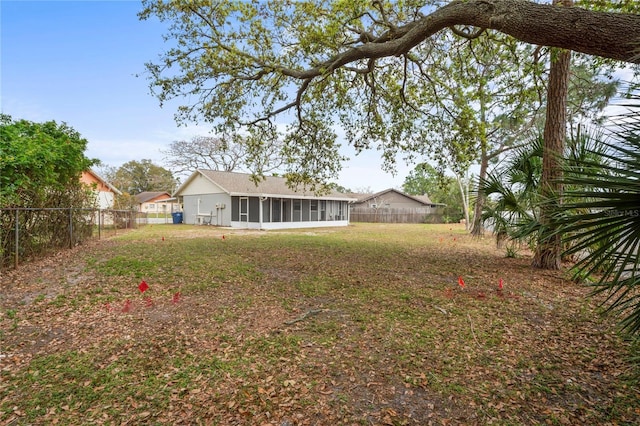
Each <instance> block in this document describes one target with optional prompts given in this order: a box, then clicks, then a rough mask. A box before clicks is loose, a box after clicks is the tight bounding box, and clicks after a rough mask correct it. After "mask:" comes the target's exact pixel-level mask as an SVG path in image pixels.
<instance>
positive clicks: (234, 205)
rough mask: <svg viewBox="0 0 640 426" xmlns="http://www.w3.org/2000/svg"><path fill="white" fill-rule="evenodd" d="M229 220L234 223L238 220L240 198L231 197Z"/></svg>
mask: <svg viewBox="0 0 640 426" xmlns="http://www.w3.org/2000/svg"><path fill="white" fill-rule="evenodd" d="M231 220H232V221H234V222H238V221H239V220H240V197H231Z"/></svg>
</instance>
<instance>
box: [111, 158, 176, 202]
mask: <svg viewBox="0 0 640 426" xmlns="http://www.w3.org/2000/svg"><path fill="white" fill-rule="evenodd" d="M111 179H112V181H113V182H112V183H113V184H114V185H115V186H116V187H117V188H119V189H120V190H122V191H124V192H127V193H129V194H131V195H135V194H139V193H141V192H145V191H167V192H169V193H171V192H173V190H174V189H175V187H176V184H177V181H176V180H175V179H174V177H173V174H172V173H171V172H170V171H169V170H167V169H165V168H164V167H161V166H158V165H156V164H154V163H153V162H152V161H151V160H147V159H143V160H141V161H135V160H131V161H129V162H127V163H124V164H123V165H122V166H120V167H119V168H118V169H117V170H116V171H115V173H114V174H113V177H111Z"/></svg>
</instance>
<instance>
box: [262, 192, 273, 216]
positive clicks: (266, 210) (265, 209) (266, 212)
mask: <svg viewBox="0 0 640 426" xmlns="http://www.w3.org/2000/svg"><path fill="white" fill-rule="evenodd" d="M262 221H263V222H271V199H270V198H269V199H267V200H264V201H263V202H262Z"/></svg>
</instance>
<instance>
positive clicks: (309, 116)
mask: <svg viewBox="0 0 640 426" xmlns="http://www.w3.org/2000/svg"><path fill="white" fill-rule="evenodd" d="M143 4H144V10H143V11H142V12H141V13H140V17H141V19H147V18H150V17H152V16H156V17H158V18H159V19H160V20H163V21H167V22H169V24H170V27H169V31H168V33H167V34H166V35H165V37H166V40H167V42H168V43H169V46H170V47H169V48H168V49H167V51H166V52H164V53H163V54H162V55H161V57H160V59H159V60H158V61H157V62H156V63H148V64H147V69H148V71H149V78H150V84H151V88H152V91H153V93H154V94H155V95H156V96H157V97H158V98H159V100H160V102H161V103H162V102H164V101H166V100H169V99H172V98H183V97H184V99H189V101H188V102H189V103H188V104H185V105H183V106H181V107H180V108H179V110H178V113H177V118H178V119H179V120H185V121H192V120H195V121H200V120H204V121H207V122H210V123H213V124H214V125H216V127H217V130H218V132H219V133H221V134H222V133H225V132H236V131H239V129H243V131H246V132H249V133H250V134H251V135H252V136H255V137H256V140H260V139H261V138H262V139H265V140H266V139H269V138H270V140H272V139H273V138H275V137H276V134H277V133H278V131H279V130H280V129H281V128H282V127H283V126H282V122H283V121H284V122H285V123H289V125H288V127H287V129H286V131H285V133H286V135H287V136H286V137H285V138H284V142H285V149H284V153H285V154H286V155H287V156H288V157H290V158H291V159H292V160H295V161H291V164H294V163H295V164H298V165H303V166H302V167H301V168H300V171H301V172H302V173H303V174H304V173H306V174H307V176H316V177H318V178H319V179H325V178H330V177H333V176H334V175H335V172H336V170H337V168H339V165H338V164H336V163H339V160H340V159H341V157H340V155H339V154H338V148H339V145H338V144H337V143H336V139H337V132H336V127H341V128H342V129H344V131H345V133H346V139H347V140H348V141H349V142H350V143H351V144H353V145H354V146H355V147H356V149H364V148H369V147H372V146H375V147H377V148H378V149H380V150H381V151H382V155H383V157H384V158H385V160H388V161H390V162H392V161H393V158H394V157H395V155H397V153H398V152H403V151H411V147H412V146H414V145H412V143H413V142H415V140H414V138H416V132H415V125H414V124H412V120H413V119H414V118H415V117H416V116H417V115H419V114H420V113H422V112H418V111H416V104H415V103H413V102H411V101H416V100H418V99H416V98H415V96H416V94H415V93H414V90H415V82H416V81H418V80H421V79H423V78H424V77H425V75H428V71H425V70H428V69H429V67H430V65H432V64H434V63H436V61H442V56H438V55H433V54H432V53H433V49H432V48H433V46H434V43H435V41H434V38H435V37H437V36H438V34H439V33H441V32H442V30H445V29H450V30H451V31H452V32H453V33H455V34H457V35H458V36H462V37H465V38H468V39H472V38H478V37H492V36H493V35H495V32H496V31H499V32H501V33H503V34H507V35H509V36H511V37H514V38H515V39H517V40H520V41H522V42H526V43H531V44H536V45H540V46H555V47H559V48H565V49H571V50H575V51H578V52H583V53H586V54H589V55H599V56H601V57H604V58H610V59H614V60H618V61H626V62H632V63H638V62H640V55H638V48H639V46H640V15H636V14H624V13H611V12H600V11H596V10H587V9H584V8H580V7H572V8H565V7H552V6H551V5H548V4H538V3H536V2H533V1H526V0H465V1H453V2H441V1H433V0H432V1H429V0H423V1H408V2H400V3H387V2H383V1H377V0H372V1H366V0H362V1H320V0H318V1H296V2H281V1H274V2H245V1H243V0H239V1H229V2H214V3H211V2H209V1H179V0H177V1H170V2H164V1H158V0H145V1H143ZM490 30H495V31H490ZM279 117H282V118H279ZM278 120H280V121H278ZM390 123H392V125H389V124H390ZM254 149H255V150H256V151H259V150H260V149H261V147H260V146H259V145H256V146H254Z"/></svg>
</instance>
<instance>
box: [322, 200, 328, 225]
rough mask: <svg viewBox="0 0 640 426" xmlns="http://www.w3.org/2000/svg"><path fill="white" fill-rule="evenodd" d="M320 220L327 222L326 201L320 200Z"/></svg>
mask: <svg viewBox="0 0 640 426" xmlns="http://www.w3.org/2000/svg"><path fill="white" fill-rule="evenodd" d="M320 220H327V201H326V200H320Z"/></svg>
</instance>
